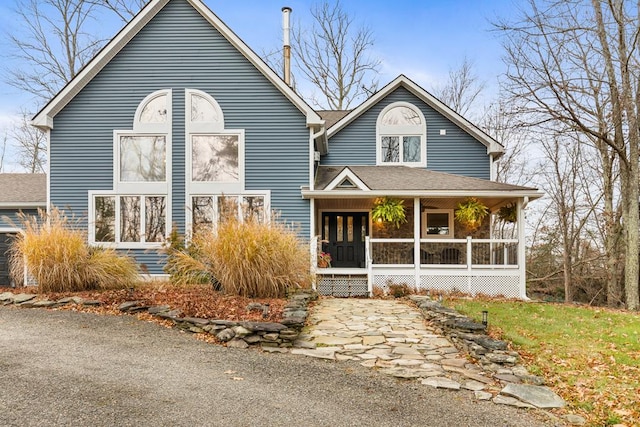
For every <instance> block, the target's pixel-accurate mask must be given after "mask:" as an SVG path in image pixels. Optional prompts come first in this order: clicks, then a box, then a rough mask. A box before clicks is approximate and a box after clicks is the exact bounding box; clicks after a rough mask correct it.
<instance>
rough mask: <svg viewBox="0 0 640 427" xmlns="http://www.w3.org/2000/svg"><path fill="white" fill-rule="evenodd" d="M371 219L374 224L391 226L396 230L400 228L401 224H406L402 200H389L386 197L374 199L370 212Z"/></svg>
mask: <svg viewBox="0 0 640 427" xmlns="http://www.w3.org/2000/svg"><path fill="white" fill-rule="evenodd" d="M371 218H372V219H373V220H374V221H376V222H384V223H387V224H393V225H395V226H396V228H400V226H401V225H402V224H404V223H405V222H407V214H406V212H405V207H404V200H398V199H391V198H388V197H383V198H381V199H376V201H375V204H374V206H373V209H372V210H371Z"/></svg>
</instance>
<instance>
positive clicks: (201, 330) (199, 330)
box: [187, 326, 204, 334]
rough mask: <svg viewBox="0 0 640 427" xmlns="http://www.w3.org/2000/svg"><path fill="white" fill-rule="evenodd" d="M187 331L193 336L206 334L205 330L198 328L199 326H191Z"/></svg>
mask: <svg viewBox="0 0 640 427" xmlns="http://www.w3.org/2000/svg"><path fill="white" fill-rule="evenodd" d="M187 331H189V332H191V333H193V334H201V333H203V332H204V329H202V328H198V327H197V326H190V327H189V328H187Z"/></svg>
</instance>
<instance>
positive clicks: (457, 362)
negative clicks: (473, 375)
mask: <svg viewBox="0 0 640 427" xmlns="http://www.w3.org/2000/svg"><path fill="white" fill-rule="evenodd" d="M467 363H468V361H467V360H466V359H442V360H441V361H440V364H441V365H442V366H455V367H456V368H464V367H465V365H466V364H467Z"/></svg>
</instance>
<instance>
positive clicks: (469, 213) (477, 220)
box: [454, 197, 489, 231]
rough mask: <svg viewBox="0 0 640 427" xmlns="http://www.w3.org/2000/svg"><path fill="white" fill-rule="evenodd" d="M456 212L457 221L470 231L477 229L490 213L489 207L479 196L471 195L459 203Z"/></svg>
mask: <svg viewBox="0 0 640 427" xmlns="http://www.w3.org/2000/svg"><path fill="white" fill-rule="evenodd" d="M454 214H455V217H456V221H458V222H459V223H460V224H461V225H463V226H464V227H466V228H467V229H468V230H469V231H475V230H477V229H478V228H479V227H480V225H482V220H483V219H484V218H485V217H486V216H487V215H489V208H488V207H486V206H485V205H484V204H483V203H482V202H481V201H480V200H478V199H477V198H475V197H469V198H467V199H466V200H465V201H464V202H460V203H458V205H457V206H456V210H455V213H454Z"/></svg>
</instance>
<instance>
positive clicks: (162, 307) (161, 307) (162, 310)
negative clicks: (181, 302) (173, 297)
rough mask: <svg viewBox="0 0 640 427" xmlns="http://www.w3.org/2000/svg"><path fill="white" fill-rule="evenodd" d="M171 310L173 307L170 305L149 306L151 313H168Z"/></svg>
mask: <svg viewBox="0 0 640 427" xmlns="http://www.w3.org/2000/svg"><path fill="white" fill-rule="evenodd" d="M169 310H171V307H169V306H168V305H157V306H155V307H149V314H160V313H166V312H167V311H169Z"/></svg>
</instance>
